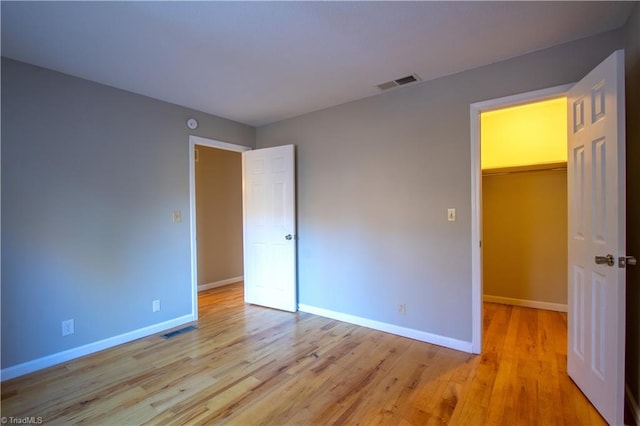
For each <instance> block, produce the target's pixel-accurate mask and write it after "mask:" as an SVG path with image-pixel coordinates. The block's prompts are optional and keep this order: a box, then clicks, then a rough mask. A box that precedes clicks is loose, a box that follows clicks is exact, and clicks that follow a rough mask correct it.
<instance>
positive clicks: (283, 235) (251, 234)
mask: <svg viewBox="0 0 640 426" xmlns="http://www.w3.org/2000/svg"><path fill="white" fill-rule="evenodd" d="M294 148H295V147H294V146H293V145H286V146H279V147H275V148H265V149H257V150H254V151H248V152H244V153H243V154H242V181H243V183H242V185H243V190H242V201H243V209H244V289H245V290H244V297H245V301H246V302H247V303H252V304H256V305H262V306H267V307H270V308H276V309H282V310H285V311H291V312H295V311H297V310H298V297H297V296H298V295H297V286H296V238H295V232H296V216H295V163H294Z"/></svg>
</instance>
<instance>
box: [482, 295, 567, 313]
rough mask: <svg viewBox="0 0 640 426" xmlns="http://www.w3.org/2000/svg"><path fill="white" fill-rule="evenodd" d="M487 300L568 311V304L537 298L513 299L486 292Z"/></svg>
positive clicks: (485, 297) (485, 298)
mask: <svg viewBox="0 0 640 426" xmlns="http://www.w3.org/2000/svg"><path fill="white" fill-rule="evenodd" d="M483 300H484V301H485V302H491V303H501V304H503V305H515V306H524V307H525V308H536V309H546V310H548V311H558V312H567V305H565V304H562V303H551V302H539V301H537V300H524V299H513V298H511V297H502V296H490V295H488V294H485V295H484V297H483Z"/></svg>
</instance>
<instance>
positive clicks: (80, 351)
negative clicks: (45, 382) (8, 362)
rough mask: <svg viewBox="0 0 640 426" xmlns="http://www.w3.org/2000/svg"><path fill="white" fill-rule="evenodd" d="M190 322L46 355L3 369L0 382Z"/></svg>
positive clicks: (184, 318)
mask: <svg viewBox="0 0 640 426" xmlns="http://www.w3.org/2000/svg"><path fill="white" fill-rule="evenodd" d="M191 321H195V317H194V316H193V315H192V314H189V315H185V316H182V317H179V318H175V319H172V320H169V321H165V322H161V323H159V324H154V325H150V326H148V327H144V328H140V329H138V330H133V331H130V332H128V333H124V334H120V335H118V336H114V337H109V338H107V339H104V340H100V341H97V342H93V343H89V344H86V345H83V346H79V347H77V348H72V349H68V350H66V351H62V352H58V353H56V354H53V355H47V356H45V357H42V358H38V359H34V360H32V361H27V362H25V363H22V364H18V365H13V366H11V367H7V368H3V369H2V371H0V381H5V380H9V379H13V378H15V377H19V376H23V375H25V374H29V373H33V372H34V371H38V370H42V369H45V368H47V367H51V366H53V365H56V364H60V363H63V362H66V361H70V360H72V359H76V358H80V357H82V356H85V355H89V354H92V353H95V352H99V351H102V350H105V349H109V348H112V347H114V346H117V345H121V344H123V343H127V342H131V341H132V340H136V339H140V338H142V337H147V336H150V335H152V334H155V333H159V332H161V331H165V330H168V329H170V328H173V327H177V326H180V325H182V324H186V323H188V322H191Z"/></svg>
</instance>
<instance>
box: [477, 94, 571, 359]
mask: <svg viewBox="0 0 640 426" xmlns="http://www.w3.org/2000/svg"><path fill="white" fill-rule="evenodd" d="M571 87H572V85H564V86H558V87H553V88H549V89H544V90H538V91H534V92H528V93H524V94H520V95H515V96H509V97H505V98H499V99H494V100H490V101H485V102H480V103H475V104H472V105H471V117H470V119H471V194H472V200H471V201H472V202H471V215H472V221H471V232H472V257H471V258H472V318H473V325H472V351H473V352H474V353H481V352H482V312H483V309H482V303H483V299H484V294H485V292H484V283H483V207H484V205H483V165H484V166H485V167H484V168H485V170H488V169H492V171H493V172H494V173H493V174H492V177H491V179H492V186H495V187H496V188H495V189H498V190H500V187H501V186H502V187H505V188H508V187H509V185H511V186H514V185H517V184H522V182H514V181H513V180H511V182H508V180H507V179H500V178H499V177H501V176H508V175H507V173H511V174H513V175H518V177H517V180H520V181H523V179H524V180H526V179H527V176H525V175H524V174H523V173H522V174H521V173H514V172H525V171H526V172H528V173H529V174H531V173H533V174H534V175H533V176H535V174H540V173H548V172H540V171H534V170H533V169H536V168H537V169H538V170H540V169H542V170H544V169H547V170H548V169H553V168H560V167H558V166H561V165H559V164H551V165H549V164H546V165H544V166H537V167H527V168H522V166H523V164H522V163H520V164H519V166H518V165H515V166H514V164H508V162H505V161H504V159H502V160H501V159H499V158H498V157H497V156H495V157H494V158H493V159H492V160H493V163H487V162H486V161H485V160H484V159H483V158H482V154H484V153H485V152H484V150H483V149H482V145H481V137H482V129H481V114H483V113H489V112H493V111H497V110H501V109H505V108H512V107H519V106H523V105H527V104H532V103H536V102H542V101H548V100H551V99H557V98H562V97H565V96H566V93H567V92H568V90H569V89H570V88H571ZM564 117H566V115H565V116H564ZM523 153H524V156H525V158H529V159H530V158H531V153H527V152H526V151H524V152H523ZM483 163H484V164H483ZM487 165H488V166H489V167H486V166H487ZM552 173H553V172H552ZM486 175H490V173H487V174H486ZM565 176H566V172H565ZM539 177H542V175H539V176H536V178H535V179H534V180H539V179H538V178H539ZM494 178H496V179H494ZM553 178H554V176H551V179H552V180H553ZM488 179H489V178H488ZM565 179H566V177H565ZM529 180H531V177H530V176H529ZM547 180H549V179H547ZM555 180H558V176H555ZM494 183H495V184H496V185H493V184H494ZM538 186H539V185H538ZM488 189H489V188H488ZM492 189H493V188H492ZM539 190H540V189H539V188H538V191H539ZM556 195H557V194H556ZM565 197H566V195H565ZM565 201H566V199H565ZM507 204H508V203H507ZM495 206H500V204H499V203H497V204H495ZM503 213H504V212H503ZM506 213H510V212H506ZM521 213H522V212H521ZM513 214H517V212H513ZM498 226H500V227H501V226H502V224H500V225H498ZM507 232H508V231H507ZM563 237H564V238H565V239H566V234H565V235H563ZM565 258H566V255H565ZM494 296H495V295H494ZM498 297H499V296H498ZM503 297H506V296H503ZM507 299H511V300H507ZM507 299H503V300H501V301H502V302H506V301H511V302H513V301H514V300H519V298H518V297H513V296H511V297H509V298H507ZM494 300H495V299H494ZM496 301H497V300H496Z"/></svg>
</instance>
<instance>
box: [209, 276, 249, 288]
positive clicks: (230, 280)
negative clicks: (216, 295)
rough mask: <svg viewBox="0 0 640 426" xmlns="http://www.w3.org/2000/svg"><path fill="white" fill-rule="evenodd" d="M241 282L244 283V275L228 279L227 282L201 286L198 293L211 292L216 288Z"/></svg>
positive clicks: (222, 281)
mask: <svg viewBox="0 0 640 426" xmlns="http://www.w3.org/2000/svg"><path fill="white" fill-rule="evenodd" d="M240 281H244V275H240V276H239V277H235V278H227V279H226V280H220V281H215V282H212V283H208V284H202V285H199V286H198V291H204V290H209V289H212V288H216V287H222V286H223V285H227V284H235V283H237V282H240Z"/></svg>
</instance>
